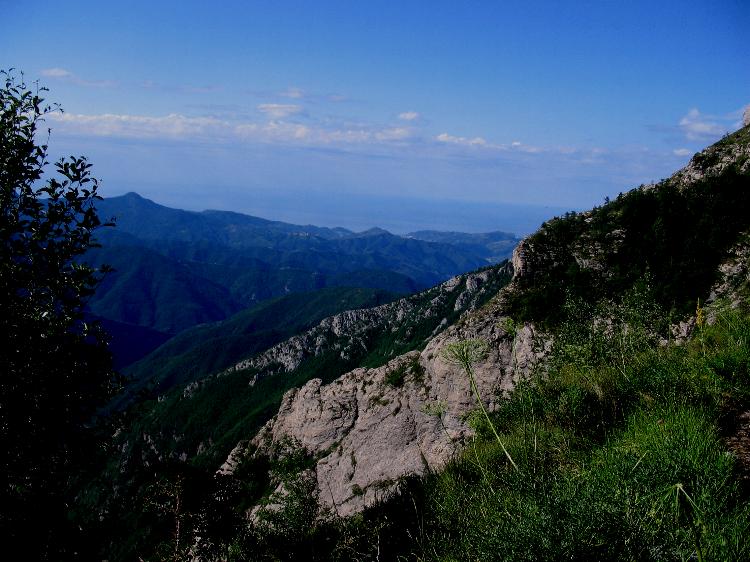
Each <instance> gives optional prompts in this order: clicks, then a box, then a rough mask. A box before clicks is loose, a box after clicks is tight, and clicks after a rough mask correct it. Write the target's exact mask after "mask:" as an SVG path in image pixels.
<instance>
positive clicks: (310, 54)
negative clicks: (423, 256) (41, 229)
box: [0, 0, 750, 232]
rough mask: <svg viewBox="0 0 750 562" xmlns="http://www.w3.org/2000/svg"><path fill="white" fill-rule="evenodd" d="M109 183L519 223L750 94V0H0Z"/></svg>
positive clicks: (315, 214) (8, 58)
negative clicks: (208, 0) (212, 0)
mask: <svg viewBox="0 0 750 562" xmlns="http://www.w3.org/2000/svg"><path fill="white" fill-rule="evenodd" d="M0 4H2V11H3V14H4V17H3V19H2V21H0V54H1V55H2V56H0V66H2V67H5V68H7V67H11V66H12V67H16V68H18V69H22V70H23V71H24V72H25V75H26V78H27V79H28V80H34V79H39V80H40V82H41V83H43V84H45V85H46V86H48V87H49V88H50V90H51V91H50V93H49V96H48V97H49V99H51V100H54V101H58V102H60V103H61V104H62V106H63V107H64V109H65V113H64V114H63V115H54V116H52V117H51V118H50V119H49V121H48V123H49V125H50V126H51V127H52V129H53V136H52V141H51V148H52V152H53V153H54V154H69V153H75V154H79V153H82V154H86V155H87V156H88V157H89V158H90V160H91V161H92V163H93V164H94V170H95V172H96V174H97V175H98V176H99V177H101V178H102V179H103V188H102V192H103V194H104V195H117V194H120V193H125V192H127V191H138V192H139V193H141V194H143V195H145V196H147V197H149V198H152V199H154V200H156V201H157V202H161V203H163V204H167V205H171V206H177V207H182V208H189V209H203V208H220V209H231V210H236V211H241V212H247V213H251V214H258V215H261V216H266V217H268V218H275V219H281V220H290V221H294V222H312V223H317V224H325V225H343V226H349V227H353V228H366V227H368V226H372V225H374V224H378V225H381V226H385V227H386V228H391V229H392V230H395V231H401V232H403V231H408V230H412V229H413V228H411V226H412V225H413V226H414V228H427V227H432V228H441V229H464V230H489V229H501V230H516V231H519V232H522V231H528V230H530V229H531V228H533V225H534V224H536V223H537V222H538V221H539V220H541V218H540V217H543V216H545V215H546V214H552V213H554V212H559V211H560V210H561V209H582V208H587V207H590V206H592V205H595V204H598V203H600V202H601V201H602V199H603V198H604V196H607V195H609V196H612V195H616V194H617V193H619V192H620V191H624V190H626V189H629V188H631V187H634V186H637V185H639V184H640V183H646V182H649V181H652V180H658V179H660V178H662V177H666V176H668V175H669V174H670V173H671V172H672V171H674V170H675V169H677V168H679V167H680V166H682V165H684V164H685V162H687V160H688V159H689V157H690V155H692V154H693V153H694V152H695V151H697V150H699V149H700V148H702V147H703V146H705V145H707V144H709V143H711V142H713V141H714V140H716V139H717V138H720V137H721V136H722V135H723V134H724V133H726V132H728V131H731V130H734V129H735V128H737V127H738V125H739V123H740V122H741V115H742V110H743V108H744V107H745V106H746V105H747V104H748V103H750V32H748V31H747V28H748V22H749V21H750V3H749V2H747V1H745V0H726V1H722V0H715V1H711V2H708V1H707V2H690V1H680V2H677V1H675V2H654V1H653V0H652V1H649V2H638V1H630V2H606V1H597V2H584V1H580V2H528V1H527V2H501V1H494V2H481V1H476V2H468V1H467V2H463V1H462V2H459V1H454V2H442V1H436V0H433V1H429V2H408V1H402V2H354V1H347V2H343V1H342V2H328V1H324V0H316V1H315V2H285V1H283V0H275V1H269V2H251V1H247V2H216V3H213V4H210V7H209V4H208V3H206V2H191V1H181V2H174V3H170V2H154V1H151V2H139V1H129V2H127V3H119V2H76V1H67V2H45V1H41V0H39V1H36V2H34V3H32V4H29V5H24V3H21V2H17V1H15V0H12V1H10V2H3V1H2V0H0Z"/></svg>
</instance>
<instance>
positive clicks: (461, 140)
mask: <svg viewBox="0 0 750 562" xmlns="http://www.w3.org/2000/svg"><path fill="white" fill-rule="evenodd" d="M435 140H437V141H439V142H444V143H448V144H458V145H461V146H490V145H488V144H487V141H486V140H484V139H483V138H482V137H474V138H473V139H470V138H467V137H455V136H453V135H449V134H448V133H440V134H439V135H438V136H436V137H435Z"/></svg>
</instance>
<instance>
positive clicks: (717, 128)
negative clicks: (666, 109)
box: [679, 107, 728, 141]
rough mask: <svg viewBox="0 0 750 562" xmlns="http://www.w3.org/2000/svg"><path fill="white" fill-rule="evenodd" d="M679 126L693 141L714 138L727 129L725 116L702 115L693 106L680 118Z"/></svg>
mask: <svg viewBox="0 0 750 562" xmlns="http://www.w3.org/2000/svg"><path fill="white" fill-rule="evenodd" d="M719 121H725V123H724V124H721V123H720V122H719ZM679 127H680V129H681V130H682V132H683V133H684V134H685V137H686V138H687V139H688V140H695V141H697V140H711V139H715V138H716V137H720V136H721V135H723V134H724V133H726V132H727V131H728V127H727V123H726V119H725V118H721V117H714V116H711V115H704V114H702V113H701V112H700V111H698V109H697V108H695V107H694V108H693V109H691V110H690V111H688V113H687V115H685V117H683V118H682V119H680V124H679Z"/></svg>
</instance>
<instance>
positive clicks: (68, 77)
mask: <svg viewBox="0 0 750 562" xmlns="http://www.w3.org/2000/svg"><path fill="white" fill-rule="evenodd" d="M40 74H41V75H42V76H44V77H45V78H54V79H55V80H64V81H66V82H71V83H73V84H76V85H78V86H93V87H95V88H110V87H112V86H115V85H116V83H115V82H113V81H111V80H84V79H83V78H81V77H80V76H78V75H76V74H74V73H72V72H71V71H70V70H66V69H65V68H59V67H54V68H44V69H42V70H41V71H40Z"/></svg>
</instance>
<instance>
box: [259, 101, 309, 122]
mask: <svg viewBox="0 0 750 562" xmlns="http://www.w3.org/2000/svg"><path fill="white" fill-rule="evenodd" d="M258 111H261V112H263V113H265V114H266V115H268V116H269V117H271V118H272V119H284V118H285V117H289V116H290V115H295V114H297V113H300V112H302V107H301V106H299V105H294V104H285V103H262V104H260V105H259V106H258Z"/></svg>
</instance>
